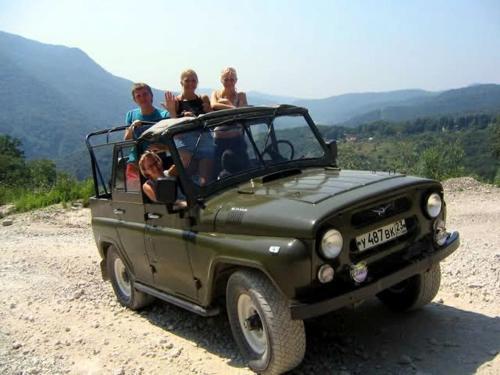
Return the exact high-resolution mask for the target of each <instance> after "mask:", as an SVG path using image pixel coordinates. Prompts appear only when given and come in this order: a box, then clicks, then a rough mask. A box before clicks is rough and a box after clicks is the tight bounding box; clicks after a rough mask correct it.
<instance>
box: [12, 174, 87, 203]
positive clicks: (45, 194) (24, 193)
mask: <svg viewBox="0 0 500 375" xmlns="http://www.w3.org/2000/svg"><path fill="white" fill-rule="evenodd" d="M93 189H94V185H93V182H92V180H85V181H82V182H79V181H77V180H75V179H74V178H72V177H69V176H68V175H66V174H60V175H58V176H57V182H56V184H55V186H53V187H52V188H49V189H37V190H18V191H17V192H16V194H15V195H16V196H15V197H14V198H13V199H12V193H11V196H10V197H11V199H9V201H10V202H12V203H13V204H14V206H15V208H16V211H18V212H23V211H29V210H33V209H36V208H41V207H46V206H50V205H52V204H56V203H63V204H66V203H71V202H74V201H82V203H83V205H84V206H87V205H88V201H89V198H90V197H91V196H92V195H93V192H94V190H93Z"/></svg>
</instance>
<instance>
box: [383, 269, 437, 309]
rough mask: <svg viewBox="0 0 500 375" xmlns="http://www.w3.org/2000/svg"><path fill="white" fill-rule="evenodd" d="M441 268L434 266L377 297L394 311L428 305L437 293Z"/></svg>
mask: <svg viewBox="0 0 500 375" xmlns="http://www.w3.org/2000/svg"><path fill="white" fill-rule="evenodd" d="M440 284H441V267H440V266H439V263H436V264H434V265H433V266H432V267H431V268H430V269H429V270H428V271H426V272H423V273H421V274H419V275H415V276H413V277H410V278H409V279H406V280H404V281H403V282H401V283H399V284H396V285H394V286H393V287H391V288H389V289H386V290H384V291H383V292H381V293H379V294H378V295H377V297H378V298H379V299H380V300H381V301H382V302H383V303H384V304H385V305H387V306H388V307H389V308H390V309H391V310H394V311H410V310H416V309H419V308H421V307H422V306H425V305H427V304H428V303H430V302H431V301H432V300H433V299H434V297H436V294H437V293H438V291H439V286H440Z"/></svg>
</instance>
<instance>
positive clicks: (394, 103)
mask: <svg viewBox="0 0 500 375" xmlns="http://www.w3.org/2000/svg"><path fill="white" fill-rule="evenodd" d="M131 85H132V82H131V81H130V80H127V79H124V78H120V77H116V76H114V75H112V74H111V73H109V72H107V71H106V70H105V69H103V68H102V67H101V66H99V65H98V64H97V63H96V62H95V61H93V60H92V59H91V58H90V57H89V56H88V55H87V54H86V53H85V52H83V51H82V50H80V49H78V48H69V47H64V46H56V45H49V44H43V43H40V42H37V41H33V40H30V39H26V38H23V37H21V36H18V35H14V34H9V33H5V32H1V31H0V108H2V109H3V110H2V111H0V133H4V134H9V135H11V136H14V137H17V138H19V139H21V140H22V142H23V146H24V149H25V153H26V155H27V157H28V158H51V159H57V160H65V159H67V158H68V155H75V153H76V154H78V153H80V154H79V155H80V156H79V157H80V158H81V151H79V150H82V149H83V147H84V146H83V144H84V143H83V140H84V137H85V135H86V134H88V133H89V132H91V131H93V130H97V129H103V128H106V127H109V126H112V125H119V124H122V123H123V122H124V116H125V113H126V112H127V111H128V110H129V109H131V108H133V107H134V103H133V101H132V98H131V96H130V88H131ZM210 91H211V89H210V88H205V89H200V92H204V93H210ZM154 95H155V105H156V106H157V107H160V105H159V103H160V102H161V101H162V99H163V92H162V91H160V90H157V89H154ZM247 96H248V99H249V103H250V104H252V105H273V104H280V103H287V104H295V105H299V106H304V107H306V108H308V109H309V111H310V113H311V115H312V117H313V119H314V120H315V121H316V122H317V123H319V124H325V125H331V124H345V125H349V126H354V125H357V124H359V123H362V122H370V121H375V120H380V119H383V120H396V121H399V120H405V119H412V118H416V117H424V116H435V115H441V114H453V113H462V112H464V111H466V112H478V111H496V112H500V85H494V84H491V85H489V84H486V85H484V84H483V85H473V86H468V87H465V88H460V89H455V90H448V91H443V92H429V91H425V90H419V89H413V90H398V91H390V92H380V93H353V94H344V95H338V96H332V97H329V98H324V99H300V98H294V97H290V96H279V95H268V94H264V93H259V92H255V91H249V92H248V93H247ZM75 157H76V158H77V156H75Z"/></svg>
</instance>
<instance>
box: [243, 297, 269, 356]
mask: <svg viewBox="0 0 500 375" xmlns="http://www.w3.org/2000/svg"><path fill="white" fill-rule="evenodd" d="M238 320H239V322H240V326H241V330H242V331H243V335H244V336H245V339H246V342H247V343H248V345H249V346H250V348H251V349H252V350H253V351H254V352H255V353H257V354H259V355H262V354H264V353H265V352H266V350H267V333H266V329H265V327H264V325H263V324H262V319H261V317H260V315H259V312H258V310H257V307H256V306H255V304H254V302H253V300H252V298H251V297H250V296H249V295H248V294H241V295H240V296H239V298H238Z"/></svg>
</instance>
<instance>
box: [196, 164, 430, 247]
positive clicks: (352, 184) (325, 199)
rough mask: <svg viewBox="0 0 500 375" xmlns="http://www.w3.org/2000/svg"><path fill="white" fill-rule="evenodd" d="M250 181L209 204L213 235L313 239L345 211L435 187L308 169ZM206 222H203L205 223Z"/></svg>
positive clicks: (394, 177) (388, 176)
mask: <svg viewBox="0 0 500 375" xmlns="http://www.w3.org/2000/svg"><path fill="white" fill-rule="evenodd" d="M262 181H263V179H257V180H251V181H250V182H248V183H246V184H244V185H240V186H238V187H237V188H232V189H231V190H226V191H225V192H223V193H221V194H220V195H218V196H217V197H214V198H212V199H210V200H209V201H207V210H205V213H206V214H209V213H212V215H208V216H211V218H210V219H209V218H208V217H207V216H205V219H209V220H213V225H214V230H215V231H216V232H220V233H238V234H251V235H266V236H276V237H281V236H291V237H298V238H312V237H314V233H315V230H316V227H317V226H318V225H319V224H320V223H321V222H322V221H323V220H324V219H326V218H328V217H330V216H332V215H333V214H335V213H336V212H338V211H340V210H342V209H343V208H345V207H349V206H350V205H353V204H356V203H359V202H360V201H363V200H366V199H370V198H373V197H377V196H380V195H383V194H386V193H389V192H393V191H395V190H398V189H404V188H407V187H409V186H412V185H421V184H429V183H435V182H434V181H432V180H428V179H423V178H418V177H412V176H406V175H403V174H396V173H386V172H369V171H350V170H341V171H339V170H335V169H325V168H321V169H310V170H305V171H302V172H301V173H298V174H296V175H292V176H288V177H283V178H277V179H275V180H272V181H268V182H265V183H263V182H262ZM204 221H205V220H204Z"/></svg>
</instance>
